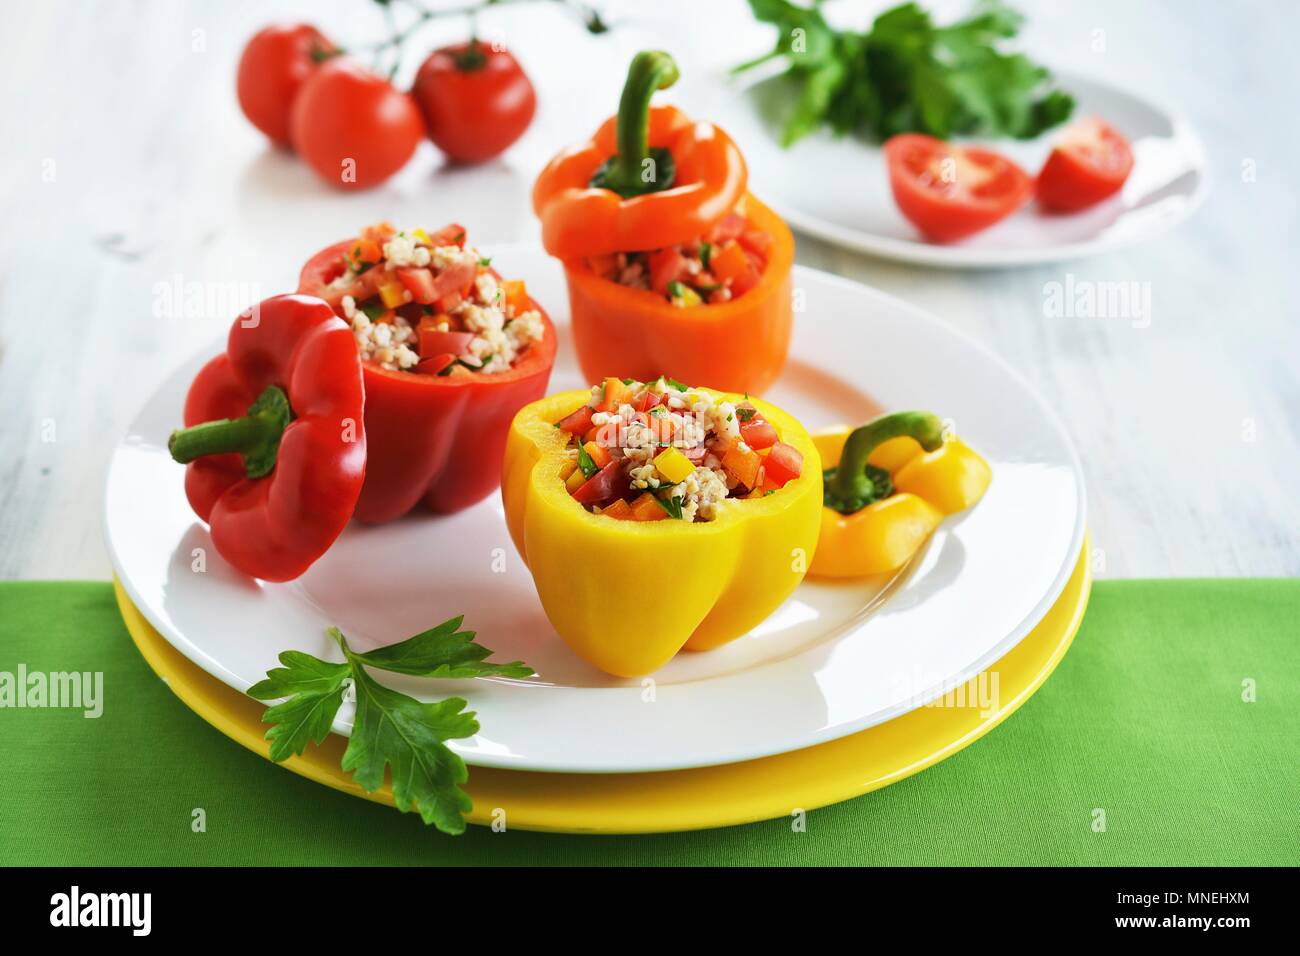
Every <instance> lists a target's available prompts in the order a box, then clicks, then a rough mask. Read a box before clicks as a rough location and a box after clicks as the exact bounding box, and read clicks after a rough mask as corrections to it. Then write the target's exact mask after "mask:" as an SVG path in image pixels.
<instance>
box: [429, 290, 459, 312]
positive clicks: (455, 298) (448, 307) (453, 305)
mask: <svg viewBox="0 0 1300 956" xmlns="http://www.w3.org/2000/svg"><path fill="white" fill-rule="evenodd" d="M464 301H465V297H464V296H463V295H461V294H460V293H459V292H448V293H447V294H446V295H444V296H443V297H442V298H441V299H439V300H438V301H437V302H435V303H434V307H435V308H437V310H438V311H439V312H455V311H456V310H457V309H458V308H460V304H461V303H462V302H464Z"/></svg>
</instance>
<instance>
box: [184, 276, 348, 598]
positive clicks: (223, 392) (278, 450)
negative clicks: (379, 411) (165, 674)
mask: <svg viewBox="0 0 1300 956" xmlns="http://www.w3.org/2000/svg"><path fill="white" fill-rule="evenodd" d="M360 366H361V361H360V359H359V357H358V355H357V349H356V343H355V342H354V341H353V338H352V331H351V329H349V328H348V326H347V323H345V322H343V321H341V320H340V319H338V318H337V317H336V316H335V315H334V312H333V310H332V309H330V307H329V305H327V304H326V303H325V302H322V301H321V300H320V299H315V298H311V297H310V296H304V295H281V296H276V297H275V298H271V299H267V300H266V301H265V302H262V303H261V304H260V305H259V306H258V307H257V308H256V310H255V311H253V312H251V313H245V314H244V315H241V316H240V317H239V318H237V319H236V320H235V322H234V324H233V325H232V326H231V328H230V336H229V338H228V339H227V342H226V351H225V354H223V355H218V356H217V357H216V358H214V359H212V361H210V362H208V364H207V365H205V366H204V367H203V368H202V370H201V371H200V372H199V374H198V376H197V377H195V379H194V382H193V384H191V385H190V390H189V393H188V394H187V395H186V396H185V413H184V421H185V426H186V427H185V428H184V429H179V430H177V431H175V432H173V433H172V436H171V439H170V440H169V441H168V443H167V447H168V449H169V450H170V451H171V454H172V457H173V458H174V459H175V460H176V461H178V462H181V463H187V464H188V466H189V467H188V468H186V470H185V495H186V497H187V498H189V502H190V507H192V508H193V509H194V512H195V514H197V515H198V516H199V517H200V518H202V519H203V520H204V521H206V522H207V523H208V525H209V527H210V528H211V531H212V543H213V545H214V546H215V547H216V549H217V551H218V552H219V553H220V554H221V556H222V557H223V558H225V559H226V560H227V561H228V562H230V564H231V565H232V566H234V567H235V568H238V569H239V570H240V571H242V572H244V573H245V574H249V575H252V576H253V577H257V578H262V579H264V580H266V581H288V580H291V579H292V578H296V577H298V576H299V575H300V574H302V573H303V572H304V571H306V570H307V568H308V567H309V566H310V565H311V564H312V562H313V561H315V560H316V559H317V558H319V557H320V556H321V555H322V554H324V553H325V551H326V549H328V548H329V546H330V545H331V544H333V543H334V539H335V538H337V537H338V536H339V533H340V532H342V530H343V528H344V526H345V525H346V524H347V523H348V519H349V518H350V517H351V516H352V509H353V506H354V505H355V504H356V502H357V497H358V496H359V495H360V494H361V487H362V482H363V480H364V478H365V472H366V434H365V428H364V425H363V421H362V404H363V401H364V393H363V391H362V381H361V367H360Z"/></svg>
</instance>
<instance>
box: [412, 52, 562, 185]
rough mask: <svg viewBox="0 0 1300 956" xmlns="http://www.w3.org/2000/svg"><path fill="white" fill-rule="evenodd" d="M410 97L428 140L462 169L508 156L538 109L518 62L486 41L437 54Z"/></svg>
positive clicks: (423, 67) (422, 68)
mask: <svg viewBox="0 0 1300 956" xmlns="http://www.w3.org/2000/svg"><path fill="white" fill-rule="evenodd" d="M411 94H412V95H413V96H414V97H415V101H416V102H417V103H418V104H419V106H420V112H421V113H423V114H424V124H425V126H426V128H427V130H428V133H429V139H431V140H433V142H434V145H435V146H437V147H438V148H439V149H440V150H442V151H443V152H444V153H446V154H447V157H448V158H449V159H451V160H453V161H454V162H458V163H481V162H482V161H483V160H485V159H491V158H492V157H493V156H496V155H497V154H498V153H502V152H504V151H505V149H506V147H508V146H509V145H510V144H511V143H513V142H514V141H515V140H517V139H518V138H519V137H520V136H522V135H523V133H524V130H526V129H528V124H529V123H531V122H532V121H533V113H534V112H535V111H536V109H537V95H536V94H535V93H534V92H533V84H532V83H531V82H530V81H529V79H528V76H527V75H526V74H525V73H524V71H523V70H522V69H521V68H520V66H519V63H518V62H517V61H516V60H515V58H514V57H513V56H511V55H510V53H509V52H508V51H506V50H505V49H504V48H503V47H501V46H499V45H497V44H495V43H491V44H489V43H483V42H481V41H472V42H470V43H460V44H457V45H455V46H449V47H443V48H442V49H440V50H434V51H433V52H432V53H431V54H429V58H428V59H427V60H425V61H424V63H422V64H421V65H420V70H419V72H418V73H417V74H416V75H415V85H414V87H412V89H411Z"/></svg>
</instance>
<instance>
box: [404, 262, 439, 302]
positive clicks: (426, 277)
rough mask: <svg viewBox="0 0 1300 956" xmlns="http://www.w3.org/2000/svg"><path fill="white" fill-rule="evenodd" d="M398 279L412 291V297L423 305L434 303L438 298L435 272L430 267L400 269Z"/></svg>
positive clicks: (408, 290)
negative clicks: (434, 278) (435, 286)
mask: <svg viewBox="0 0 1300 956" xmlns="http://www.w3.org/2000/svg"><path fill="white" fill-rule="evenodd" d="M397 281H398V282H400V283H401V284H402V285H403V286H405V287H406V291H407V292H409V293H411V298H412V299H414V300H415V301H416V302H419V303H420V304H421V305H432V304H433V303H434V302H436V301H437V300H438V293H437V290H436V289H435V288H434V283H433V273H432V272H430V271H429V270H428V269H398V270H397Z"/></svg>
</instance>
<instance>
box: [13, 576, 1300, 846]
mask: <svg viewBox="0 0 1300 956" xmlns="http://www.w3.org/2000/svg"><path fill="white" fill-rule="evenodd" d="M1297 622H1300V580H1209V581H1200V580H1168V581H1105V582H1099V583H1098V584H1097V585H1096V586H1095V588H1094V591H1093V596H1092V602H1091V605H1090V607H1089V609H1088V612H1087V616H1086V618H1085V620H1084V623H1083V627H1082V629H1081V630H1080V632H1079V635H1078V637H1077V638H1076V640H1075V642H1074V646H1073V647H1072V648H1071V650H1070V652H1069V654H1067V656H1066V658H1065V660H1064V661H1063V662H1062V663H1061V665H1060V667H1059V668H1058V669H1057V671H1056V673H1055V674H1053V675H1052V676H1051V678H1050V679H1049V680H1048V681H1047V683H1046V684H1045V685H1044V686H1043V688H1042V689H1040V690H1039V691H1038V693H1037V694H1036V695H1035V696H1034V697H1033V698H1032V699H1031V700H1029V701H1028V703H1026V704H1025V705H1024V707H1023V708H1022V709H1021V710H1020V711H1018V712H1017V713H1015V714H1013V715H1012V716H1011V717H1010V718H1009V719H1008V720H1007V722H1006V723H1005V724H1003V725H1002V726H1001V727H998V728H997V729H995V730H994V731H993V732H992V733H991V734H989V735H988V736H987V737H985V738H984V739H982V740H979V741H977V742H976V743H974V744H973V745H971V746H970V747H969V748H967V749H966V750H963V751H962V752H961V753H959V754H957V755H956V756H954V757H952V758H950V759H949V760H946V761H944V762H943V763H941V764H938V765H937V766H935V767H932V768H930V769H929V770H926V771H924V772H923V773H921V774H919V775H917V776H915V777H912V778H910V779H908V780H905V781H903V782H901V783H898V784H895V785H894V786H891V787H887V788H886V789H884V790H881V791H878V792H876V793H872V794H868V795H866V796H864V797H860V798H858V799H856V800H852V801H849V802H847V803H842V804H839V805H837V806H833V807H828V808H825V809H823V810H818V811H814V812H812V813H810V814H809V815H808V818H807V821H806V830H805V831H804V832H795V831H794V829H793V828H792V826H791V821H790V820H788V819H781V820H773V821H770V822H766V823H756V824H751V825H749V826H744V827H733V828H729V829H723V830H711V831H704V832H697V833H682V834H672V835H659V836H639V837H594V836H581V837H578V836H557V835H548V834H538V833H527V832H523V831H510V832H505V833H493V832H491V831H490V830H488V829H485V828H481V827H470V828H469V831H468V832H467V833H466V834H465V835H464V836H462V837H459V838H450V837H445V836H441V835H439V834H438V833H437V832H435V831H434V830H432V829H426V828H425V827H424V826H423V825H422V824H421V823H420V821H419V819H418V818H417V817H416V816H415V815H414V814H405V815H403V814H399V813H398V812H397V811H395V810H393V809H391V808H389V807H385V806H381V805H377V804H372V803H369V802H367V801H363V800H358V799H356V798H353V797H349V796H346V795H344V794H341V793H337V792H335V791H333V790H330V789H328V788H325V787H322V786H319V785H317V784H313V783H311V782H309V781H307V780H305V779H302V778H300V777H298V776H296V775H295V774H292V773H290V772H288V771H286V770H283V769H281V768H279V767H276V766H274V765H272V764H271V763H269V762H267V761H266V760H263V759H262V758H260V757H258V756H255V755H254V754H252V753H250V752H249V751H247V750H245V749H243V748H242V747H240V746H239V745H238V744H236V743H234V742H233V741H230V740H228V739H227V738H226V737H224V736H223V735H222V734H221V733H219V732H218V731H216V730H214V729H213V728H212V727H209V726H208V725H207V724H205V723H204V722H203V721H202V720H200V719H199V718H198V717H197V716H196V715H195V714H193V713H192V712H191V711H190V710H189V709H188V708H186V707H185V705H184V704H182V703H181V702H180V701H179V700H178V699H176V698H175V697H174V696H173V695H172V694H171V693H170V692H169V691H168V690H167V687H166V686H165V685H164V684H163V683H162V682H161V681H160V680H159V679H158V678H157V677H156V676H155V675H154V674H153V672H152V671H151V670H150V669H149V667H148V665H147V664H146V663H145V662H144V660H143V659H142V658H141V657H140V655H139V654H138V653H137V652H136V649H135V646H134V645H133V644H132V642H131V639H130V637H129V636H128V635H127V633H126V629H125V627H124V626H123V624H122V622H121V619H120V618H119V617H118V613H117V608H116V605H115V604H114V600H113V591H112V588H111V586H110V585H108V584H106V583H61V582H7V583H3V584H0V672H6V671H7V672H10V673H15V672H16V671H17V669H18V666H19V664H23V665H25V666H26V669H27V671H28V672H32V671H45V672H49V671H72V670H77V671H102V672H103V674H104V678H103V679H104V705H103V714H102V716H100V717H99V718H97V719H86V718H85V717H83V716H82V714H81V713H80V712H76V711H68V710H51V709H0V754H2V755H3V766H4V778H3V785H2V786H0V863H3V864H10V865H13V864H66V865H114V864H116V865H137V864H226V865H239V864H425V865H427V864H434V865H439V864H569V865H574V864H656V865H689V864H710V865H716V864H720V863H731V864H793V865H798V864H836V863H838V864H958V865H960V864H1115V865H1130V864H1132V865H1155V864H1171V865H1180V864H1206V865H1212V864H1223V865H1233V864H1277V865H1295V864H1296V863H1298V862H1300V854H1298V852H1297V847H1298V846H1300V839H1298V838H1300V814H1297V808H1300V773H1297V768H1300V721H1298V720H1297V717H1296V709H1297V707H1298V706H1300V641H1298V640H1297V637H1298V636H1300V634H1298V631H1300V624H1298V623H1297ZM0 680H3V676H2V674H0ZM1252 688H1253V691H1252ZM1252 696H1253V698H1254V699H1253V701H1250V700H1248V699H1243V698H1251V697H1252ZM470 773H471V774H472V773H473V769H472V768H471V770H470ZM195 808H202V809H203V811H204V813H205V814H206V832H202V833H195V832H193V831H192V829H191V820H192V813H193V811H194V809H195ZM1103 813H1104V830H1101V829H1100V823H1101V821H1102V820H1103V817H1102V814H1103Z"/></svg>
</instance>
